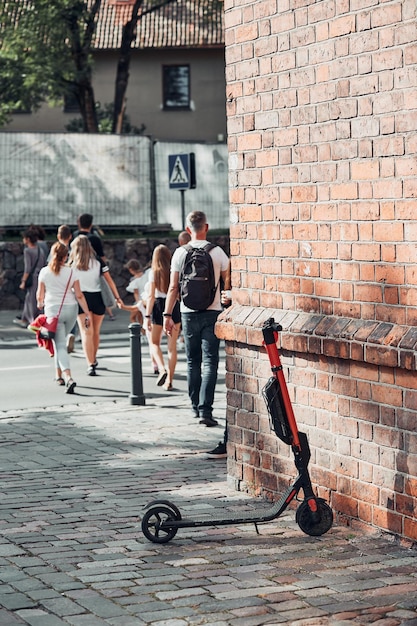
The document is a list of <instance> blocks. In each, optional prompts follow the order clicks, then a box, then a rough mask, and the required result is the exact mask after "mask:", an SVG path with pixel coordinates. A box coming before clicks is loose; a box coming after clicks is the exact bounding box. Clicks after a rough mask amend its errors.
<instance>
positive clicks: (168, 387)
mask: <svg viewBox="0 0 417 626" xmlns="http://www.w3.org/2000/svg"><path fill="white" fill-rule="evenodd" d="M173 388H174V387H173V386H172V383H166V384H165V385H164V389H165V390H166V391H172V390H173Z"/></svg>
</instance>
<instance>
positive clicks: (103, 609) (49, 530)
mask: <svg viewBox="0 0 417 626" xmlns="http://www.w3.org/2000/svg"><path fill="white" fill-rule="evenodd" d="M181 358H183V357H181ZM225 401H226V400H225V390H224V388H223V387H222V386H220V387H219V389H218V393H217V397H216V406H215V415H216V417H217V416H219V417H222V416H223V415H224V410H225ZM223 426H224V420H222V419H221V420H220V427H218V428H206V427H205V426H203V425H199V424H198V421H197V420H195V419H193V418H192V417H191V415H190V412H189V406H188V399H187V397H186V393H185V392H178V393H175V394H173V395H169V394H168V397H167V394H165V395H163V394H161V395H160V396H156V397H153V398H152V399H151V400H150V401H149V402H147V404H146V406H143V407H137V406H131V405H130V404H129V403H128V401H127V400H126V401H117V402H108V401H107V402H103V403H87V404H79V405H77V404H74V405H73V406H68V405H67V406H65V407H62V406H61V407H60V406H55V407H48V408H39V409H36V410H34V409H31V410H25V411H18V412H12V411H9V412H5V411H3V412H1V411H0V435H1V436H0V478H1V483H0V493H1V500H0V510H1V516H0V585H1V586H0V626H17V625H19V624H29V625H31V626H64V625H72V626H105V625H108V626H141V625H142V624H151V625H152V626H188V625H200V624H209V625H211V626H257V625H259V624H270V625H272V624H289V625H291V626H345V625H348V624H350V625H361V626H365V625H367V624H374V625H377V626H396V625H398V624H402V625H406V626H415V625H417V551H416V550H415V549H412V548H407V547H401V546H400V545H399V544H398V543H397V542H396V541H394V540H393V539H392V538H390V537H389V536H387V535H381V534H365V533H364V532H363V531H362V530H356V531H354V530H352V529H350V528H346V527H344V526H338V525H337V524H335V525H334V526H333V528H332V529H331V530H330V531H329V532H328V533H327V534H325V535H323V536H322V537H319V538H313V537H309V536H307V535H304V534H303V533H302V532H301V530H300V529H299V527H298V526H297V525H296V523H295V520H294V517H295V516H294V511H289V512H287V513H285V514H284V515H283V516H282V517H280V518H279V519H278V520H275V521H274V522H271V523H268V524H263V525H260V526H259V532H260V534H259V535H258V534H257V533H256V529H255V527H254V526H253V525H252V524H243V525H242V524H241V525H233V524H231V525H230V526H221V527H217V528H215V527H208V528H194V529H193V528H191V529H190V528H186V529H180V530H179V531H178V533H177V535H176V536H175V537H174V538H173V539H172V540H171V541H170V542H169V543H167V544H154V543H151V542H149V541H147V539H146V538H145V537H144V536H143V534H142V531H141V525H140V519H141V516H142V515H143V513H144V507H145V505H146V504H147V503H148V502H150V501H152V500H154V499H156V498H167V499H169V500H171V501H172V502H174V503H175V504H176V505H177V506H178V507H179V509H180V510H181V513H182V515H183V517H191V518H192V517H193V516H195V515H198V514H200V513H202V512H204V513H205V514H207V515H216V514H217V515H218V514H219V510H220V511H224V512H225V513H234V512H240V511H252V510H254V509H256V510H262V509H263V508H267V507H268V505H267V504H266V503H265V502H263V501H260V500H255V499H253V498H250V497H248V496H246V495H245V494H242V493H239V492H237V491H235V490H234V485H233V484H232V483H231V482H230V481H228V480H227V471H226V468H227V462H226V459H222V460H213V459H211V460H209V459H207V457H206V455H205V453H204V451H207V450H209V449H211V448H212V447H214V445H215V444H216V443H217V442H218V440H219V439H221V435H222V432H223Z"/></svg>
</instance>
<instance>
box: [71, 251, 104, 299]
mask: <svg viewBox="0 0 417 626" xmlns="http://www.w3.org/2000/svg"><path fill="white" fill-rule="evenodd" d="M108 271H109V268H108V266H107V265H105V263H101V262H100V261H98V260H97V259H90V263H89V267H88V270H79V269H77V275H78V280H79V281H80V287H81V291H87V292H88V293H96V292H99V291H101V287H100V275H101V273H102V272H103V273H104V272H108Z"/></svg>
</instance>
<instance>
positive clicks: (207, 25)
mask: <svg viewBox="0 0 417 626" xmlns="http://www.w3.org/2000/svg"><path fill="white" fill-rule="evenodd" d="M133 4H134V1H132V0H103V1H102V4H101V7H100V11H99V15H98V20H97V30H96V35H95V43H94V47H95V49H100V50H115V49H118V48H119V47H120V44H121V41H122V31H123V25H124V24H125V23H126V22H127V21H128V20H129V19H130V17H131V12H132V7H133ZM154 4H155V3H154ZM151 6H152V2H151V1H150V0H144V2H143V5H142V7H141V9H140V12H139V15H141V14H143V16H142V17H140V19H139V20H138V23H137V33H136V39H135V41H134V43H133V44H132V47H133V48H178V47H180V48H183V47H186V48H191V47H193V48H195V47H213V46H216V47H217V46H222V45H223V44H224V29H223V2H221V1H220V0H176V1H174V2H171V3H169V4H167V5H166V6H164V7H161V8H160V9H158V10H156V11H153V12H147V11H149V9H150V8H151Z"/></svg>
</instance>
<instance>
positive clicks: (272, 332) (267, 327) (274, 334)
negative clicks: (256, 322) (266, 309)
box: [262, 317, 282, 346]
mask: <svg viewBox="0 0 417 626" xmlns="http://www.w3.org/2000/svg"><path fill="white" fill-rule="evenodd" d="M281 330H282V326H281V324H278V322H276V321H275V320H274V318H273V317H270V318H269V319H268V320H266V322H265V323H264V325H263V326H262V333H263V336H264V343H265V345H267V346H269V345H271V344H272V343H276V341H277V338H278V333H279V332H281Z"/></svg>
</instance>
